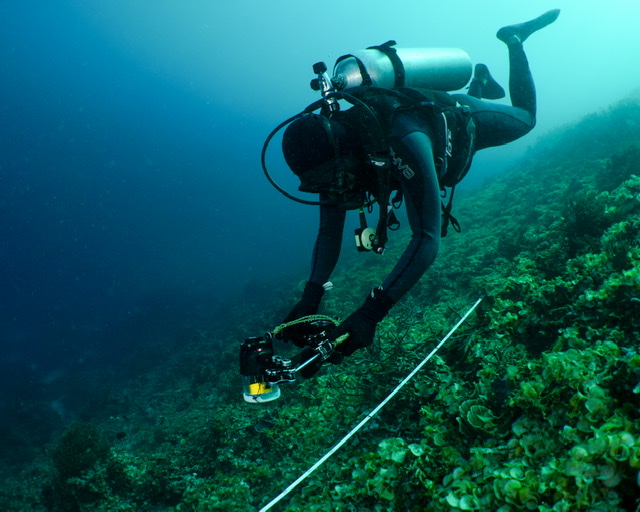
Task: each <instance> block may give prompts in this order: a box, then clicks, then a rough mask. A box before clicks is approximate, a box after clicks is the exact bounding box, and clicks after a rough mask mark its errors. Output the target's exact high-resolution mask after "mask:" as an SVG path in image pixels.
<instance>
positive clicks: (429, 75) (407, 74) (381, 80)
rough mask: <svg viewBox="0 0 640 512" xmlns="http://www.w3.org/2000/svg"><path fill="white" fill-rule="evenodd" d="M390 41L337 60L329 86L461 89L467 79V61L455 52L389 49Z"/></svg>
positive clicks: (468, 63) (340, 88) (468, 71)
mask: <svg viewBox="0 0 640 512" xmlns="http://www.w3.org/2000/svg"><path fill="white" fill-rule="evenodd" d="M394 44H395V42H394V41H389V42H387V43H385V44H383V45H380V46H375V47H370V48H367V49H366V50H359V51H357V52H355V53H353V54H350V55H344V56H343V57H340V58H339V59H338V60H337V61H336V64H335V66H334V69H333V78H332V79H331V82H332V83H333V85H334V87H335V88H336V89H337V90H344V89H350V88H352V87H359V86H361V85H371V86H374V87H384V88H391V87H419V88H424V89H435V90H439V91H455V90H458V89H461V88H463V87H464V86H465V85H466V84H467V82H468V81H469V79H470V78H471V71H472V65H471V58H470V57H469V55H468V54H467V53H466V52H465V51H464V50H460V49H458V48H393V45H394Z"/></svg>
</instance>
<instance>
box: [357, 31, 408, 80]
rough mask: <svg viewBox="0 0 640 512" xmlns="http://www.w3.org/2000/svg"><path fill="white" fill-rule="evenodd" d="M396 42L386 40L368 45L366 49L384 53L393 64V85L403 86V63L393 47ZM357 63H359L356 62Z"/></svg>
mask: <svg viewBox="0 0 640 512" xmlns="http://www.w3.org/2000/svg"><path fill="white" fill-rule="evenodd" d="M395 45H396V42H395V41H393V40H390V41H387V42H386V43H383V44H379V45H376V46H369V47H368V48H367V50H378V51H379V52H382V53H384V54H385V55H386V56H387V57H389V60H390V61H391V65H392V66H393V73H394V75H395V83H394V87H404V78H405V72H404V64H402V61H401V60H400V57H398V52H397V51H396V49H395V48H394V46H395ZM358 65H359V64H358Z"/></svg>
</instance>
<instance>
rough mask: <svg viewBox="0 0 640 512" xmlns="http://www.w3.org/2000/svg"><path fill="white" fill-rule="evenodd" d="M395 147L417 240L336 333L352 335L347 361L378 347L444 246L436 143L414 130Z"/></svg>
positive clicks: (345, 345)
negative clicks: (379, 333)
mask: <svg viewBox="0 0 640 512" xmlns="http://www.w3.org/2000/svg"><path fill="white" fill-rule="evenodd" d="M392 147H393V149H394V154H395V156H396V158H397V157H399V158H400V159H401V160H402V166H399V167H400V168H396V169H394V174H395V176H396V178H397V179H398V181H400V183H401V184H402V189H403V193H404V198H405V204H406V207H407V215H408V218H409V225H410V226H411V231H412V235H411V240H410V242H409V244H408V245H407V248H406V249H405V250H404V252H403V254H402V256H401V257H400V259H399V260H398V262H397V263H396V265H395V267H394V268H393V270H392V271H391V273H390V274H389V276H388V277H387V278H386V279H385V280H384V282H383V283H382V286H381V287H379V288H376V289H375V290H373V291H372V292H371V294H370V295H369V296H368V297H367V299H366V300H365V302H364V304H363V305H362V306H361V307H360V308H358V309H357V310H356V311H354V312H353V313H352V314H351V315H350V316H349V317H348V318H347V319H346V320H345V321H344V322H342V323H341V324H340V325H339V326H338V327H336V329H335V330H334V331H333V332H332V333H331V336H332V338H333V339H337V338H338V337H340V336H342V335H343V334H348V335H349V337H348V338H347V339H346V341H344V342H343V343H341V344H340V345H338V347H337V349H336V350H338V352H341V353H342V354H344V355H347V356H348V355H351V354H352V353H353V352H354V351H355V350H357V349H359V348H363V347H366V346H368V345H370V344H371V343H372V342H373V338H374V336H375V331H376V326H377V324H378V323H379V322H380V321H382V319H383V318H384V317H385V316H386V315H387V313H388V312H389V310H390V309H391V308H392V307H393V305H394V304H395V303H396V302H397V301H398V300H400V298H402V296H403V295H404V294H405V293H407V291H409V290H410V289H411V288H412V287H413V286H414V285H415V284H416V282H417V281H418V280H419V279H420V277H421V276H422V275H423V274H424V272H425V271H426V270H427V268H428V267H429V265H431V263H432V262H433V260H434V259H435V257H436V255H437V253H438V249H439V247H440V223H441V219H440V193H439V190H440V189H439V186H438V179H437V175H436V170H435V166H434V163H433V151H432V146H431V141H430V140H429V137H428V136H427V135H426V134H425V133H422V132H418V131H414V132H411V133H409V134H407V135H405V136H404V137H402V138H400V139H396V141H395V142H394V143H393V144H392ZM406 166H408V167H406ZM401 169H402V170H401Z"/></svg>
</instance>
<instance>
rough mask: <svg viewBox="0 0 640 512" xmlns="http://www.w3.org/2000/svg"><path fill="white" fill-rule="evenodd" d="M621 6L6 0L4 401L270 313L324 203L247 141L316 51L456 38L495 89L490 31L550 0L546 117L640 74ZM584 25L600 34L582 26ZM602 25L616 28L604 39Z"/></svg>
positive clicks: (492, 156)
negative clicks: (273, 181) (588, 62)
mask: <svg viewBox="0 0 640 512" xmlns="http://www.w3.org/2000/svg"><path fill="white" fill-rule="evenodd" d="M621 3H622V4H625V8H624V9H620V10H610V11H608V12H606V13H595V12H592V11H593V10H586V9H584V8H582V9H581V8H580V7H578V6H576V5H574V4H575V2H570V1H568V0H567V1H563V2H555V3H553V4H549V5H545V6H544V7H541V6H535V9H534V10H532V9H531V8H526V9H525V8H524V7H523V6H516V5H513V2H506V1H505V2H495V3H492V5H491V6H490V7H486V6H483V7H480V6H472V7H471V6H469V5H468V2H466V1H464V2H461V1H456V2H449V3H447V4H446V5H441V6H438V7H437V9H439V11H437V12H434V9H435V7H434V6H430V7H429V9H430V12H429V13H427V12H424V16H422V15H420V16H417V15H416V16H407V15H406V12H405V13H403V12H402V11H401V10H397V12H394V13H389V12H388V5H387V4H386V3H385V4H382V3H381V4H380V5H379V6H378V7H379V8H376V5H371V6H369V8H368V9H367V10H366V11H364V10H363V9H361V8H359V7H358V6H357V5H353V6H345V5H342V4H341V3H340V2H329V3H324V4H323V6H322V7H323V8H324V9H325V11H326V15H325V13H323V12H319V11H318V9H316V8H315V6H314V7H312V5H313V4H308V5H307V4H304V3H301V2H290V3H286V2H285V3H273V2H272V3H261V4H259V5H257V4H254V3H253V2H246V1H239V2H234V3H233V5H231V4H229V5H224V6H216V5H214V4H213V3H212V2H203V1H195V2H189V3H187V4H184V5H183V4H182V3H178V2H175V3H174V2H169V1H163V2H150V1H148V2H144V1H143V2H124V1H117V0H111V1H106V0H105V1H100V0H96V1H95V2H91V3H88V2H79V1H74V0H59V1H55V2H52V1H44V0H25V1H21V2H10V1H5V2H3V3H2V4H0V123H1V124H0V126H1V127H2V131H1V134H0V348H1V351H0V395H1V396H0V398H2V400H4V401H5V402H10V403H18V402H20V400H22V399H23V398H24V397H33V396H38V395H39V394H40V393H43V392H44V391H43V389H44V387H43V383H44V385H47V384H50V383H52V382H55V380H56V379H57V378H58V376H59V375H62V374H64V372H68V371H70V370H71V369H73V368H74V367H77V366H78V365H82V364H89V363H88V362H91V364H102V363H107V362H108V363H109V364H117V362H118V360H119V359H120V358H122V354H123V353H126V352H130V351H131V350H133V349H135V343H136V340H138V341H140V342H143V341H145V340H146V341H148V338H149V337H150V336H158V337H160V338H162V336H164V337H166V338H167V339H170V338H171V337H172V336H173V335H174V334H175V333H177V332H179V330H180V329H181V328H186V327H194V326H195V327H197V326H198V325H200V324H202V325H205V324H206V323H207V322H212V321H213V322H217V323H223V322H224V319H223V318H220V317H216V311H219V308H220V307H223V306H228V305H229V303H234V304H237V307H240V308H241V307H242V301H245V300H249V299H251V300H254V301H260V300H263V301H264V304H265V311H266V313H265V315H266V316H267V317H268V316H269V315H270V314H271V313H270V312H269V307H270V303H269V300H270V294H271V293H272V291H273V290H276V289H278V287H284V288H285V289H286V290H288V289H290V290H291V291H292V293H293V292H295V286H296V283H297V282H298V280H300V279H304V278H305V277H306V272H307V268H308V265H309V263H308V256H309V253H310V250H311V246H312V243H313V238H314V231H315V226H316V216H317V214H316V212H315V210H314V209H313V208H308V207H305V206H301V205H298V204H295V203H292V202H290V201H288V200H287V199H285V198H283V197H282V196H280V195H279V194H278V193H277V192H275V191H274V190H273V189H272V188H271V187H270V185H269V184H268V183H267V181H266V180H265V179H264V177H263V176H262V172H261V169H260V165H259V155H260V149H261V146H262V143H263V141H264V138H265V136H266V135H267V134H268V133H269V131H270V130H271V128H272V127H273V126H275V125H276V124H277V123H278V122H279V121H281V120H283V119H284V118H286V117H288V116H290V115H292V114H294V113H296V112H298V111H299V110H300V109H301V108H303V107H304V106H306V105H307V104H308V103H310V102H312V101H314V100H315V99H316V95H314V93H313V92H312V91H310V90H309V88H308V82H309V79H310V78H311V65H312V64H313V63H314V62H316V61H318V60H322V59H324V60H326V61H327V62H328V63H329V64H330V65H331V63H332V62H333V61H334V60H335V58H337V57H338V56H340V55H341V54H344V53H347V52H349V51H353V50H356V49H359V48H361V47H364V46H368V45H371V44H376V43H381V42H384V41H386V40H387V39H391V38H394V39H397V40H398V41H399V43H402V44H405V45H407V46H418V45H427V46H428V45H432V46H437V45H441V46H454V45H455V46H461V47H463V48H465V49H467V50H468V51H469V52H470V53H471V55H472V58H473V60H474V62H478V61H485V62H488V63H489V64H490V66H491V69H492V70H493V72H494V76H496V78H498V80H499V81H501V82H502V83H503V84H505V85H506V71H505V70H506V66H507V60H506V54H505V51H504V48H503V47H502V46H501V44H500V43H499V42H497V41H496V40H495V38H494V36H493V35H494V32H495V29H496V28H498V27H499V26H501V25H503V24H506V23H511V22H514V21H519V20H521V19H526V18H529V17H531V16H534V15H538V14H539V13H540V12H542V11H543V10H545V9H546V8H551V7H562V8H563V15H562V17H561V18H560V20H559V22H558V27H557V28H556V27H555V26H554V27H551V28H550V29H549V30H548V34H546V33H545V38H542V37H540V38H539V41H537V42H533V43H532V45H531V47H530V49H529V56H530V59H531V61H532V63H534V64H535V65H534V74H535V76H536V82H537V84H538V89H539V103H540V119H541V121H540V123H539V127H538V130H539V131H540V132H544V131H547V130H550V129H553V128H554V127H555V126H557V125H560V124H564V123H567V122H569V121H572V120H575V118H577V117H579V116H580V115H583V114H585V113H588V112H591V111H593V110H594V109H597V108H600V107H602V106H606V105H608V104H611V103H613V102H614V101H616V100H617V99H619V98H618V97H617V96H623V95H625V94H627V93H628V91H629V90H631V89H632V88H633V87H634V86H635V85H634V84H637V76H636V73H637V71H635V70H634V69H631V67H630V66H629V65H628V63H626V61H625V60H624V59H623V58H619V59H617V58H614V57H616V56H618V54H619V52H615V51H611V48H612V47H614V46H615V47H617V44H619V43H624V46H625V47H627V48H628V47H632V46H633V45H634V44H636V43H637V36H634V35H628V36H627V35H625V34H627V31H626V30H625V28H624V27H626V25H624V23H627V24H632V23H635V21H633V20H635V19H637V17H634V16H630V15H628V13H629V9H637V7H635V3H628V2H621ZM558 4H560V5H558ZM563 4H564V5H563ZM462 7H464V9H465V10H466V11H467V14H468V16H465V17H464V19H461V17H460V16H459V12H460V8H462ZM410 8H411V9H413V11H415V12H421V13H422V12H423V11H425V10H426V7H425V5H424V3H422V2H412V3H410V5H407V6H405V9H410ZM413 11H412V12H413ZM382 12H384V15H381V13H382ZM334 13H336V15H335V16H334V15H333V14H334ZM337 13H339V15H338V14H337ZM625 13H626V14H625ZM482 16H484V18H482ZM603 16H604V17H605V18H606V20H608V21H607V22H606V23H604V22H603V20H602V17H603ZM355 19H357V20H358V22H357V23H355V22H354V20H355ZM329 20H330V21H329ZM434 20H442V23H434ZM444 20H451V21H452V23H449V24H447V23H445V22H444ZM454 20H455V23H453V21H454ZM564 20H566V21H564ZM606 20H605V21H606ZM561 23H566V24H565V25H564V27H565V28H562V25H561ZM621 24H622V25H621ZM318 26H320V27H322V28H323V29H326V30H316V29H314V27H318ZM631 26H632V25H629V27H631ZM585 27H590V28H591V29H592V31H593V32H595V35H599V37H595V36H594V37H591V38H589V40H588V41H585V40H584V38H581V37H578V36H579V35H580V34H584V33H585V32H586V31H587V30H586V28H585ZM603 27H604V28H603ZM606 27H617V28H616V30H617V31H618V35H617V38H616V41H611V39H610V38H606V37H600V36H602V33H603V30H604V31H605V32H606V31H608V30H611V28H606ZM621 27H622V28H621ZM628 33H629V34H637V31H636V30H635V27H633V31H631V29H630V30H629V31H628ZM636 47H638V46H636ZM559 48H561V49H562V51H560V50H558V49H559ZM584 55H590V56H591V57H593V58H598V57H599V56H606V57H607V59H606V60H605V59H604V58H603V59H601V60H600V62H602V63H603V66H604V68H599V69H600V72H599V75H598V77H599V78H601V80H600V81H598V82H597V83H595V84H594V83H593V82H594V77H593V71H591V69H592V68H590V67H585V66H584V65H582V64H581V63H582V62H583V60H580V63H578V64H575V65H572V66H568V65H567V63H572V64H574V63H576V62H577V60H576V59H577V58H578V57H579V58H580V59H583V56H584ZM611 76H615V77H616V80H609V79H607V78H606V77H611ZM634 77H635V79H636V80H635V82H634ZM532 140H533V138H530V139H528V140H526V141H523V142H521V143H518V144H517V145H515V146H514V147H515V148H516V149H515V150H514V149H513V148H500V149H498V150H495V151H494V150H492V151H490V152H487V154H486V155H484V156H480V155H479V156H478V158H477V159H476V163H475V166H474V169H473V172H472V174H471V175H470V178H469V180H472V181H473V180H475V181H473V182H474V183H475V184H476V185H478V184H481V183H482V180H483V179H484V178H485V177H486V176H487V175H489V174H492V173H495V172H497V171H499V170H501V169H503V168H505V167H507V166H508V165H509V163H510V162H511V161H513V159H515V158H516V157H517V156H518V154H521V153H522V152H523V151H524V150H526V147H527V145H528V144H530V143H531V142H532ZM273 158H274V162H275V163H274V166H275V167H274V168H275V169H276V172H277V170H278V169H281V168H280V167H279V166H278V157H277V155H276V156H274V157H273ZM278 179H279V180H282V182H283V183H284V184H286V185H289V186H291V185H293V181H292V180H291V179H290V178H288V176H286V175H279V177H278ZM349 232H350V230H349V229H347V233H349ZM273 318H274V321H276V320H279V319H280V318H278V317H277V315H276V313H275V312H274V313H273ZM268 327H271V326H265V328H268ZM145 336H146V338H145ZM48 396H49V398H50V399H52V400H53V399H55V393H50V394H49V395H48ZM46 437H47V436H46V434H44V433H43V438H44V439H46Z"/></svg>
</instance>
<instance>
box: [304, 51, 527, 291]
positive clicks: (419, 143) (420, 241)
mask: <svg viewBox="0 0 640 512" xmlns="http://www.w3.org/2000/svg"><path fill="white" fill-rule="evenodd" d="M509 63H510V81H509V90H510V95H511V102H512V106H507V105H501V104H494V103H488V102H486V101H483V100H481V99H478V98H475V97H473V96H470V95H467V94H454V95H452V96H453V97H454V98H455V99H456V100H457V101H458V102H459V103H460V104H462V105H465V106H467V107H468V108H469V109H470V110H471V115H472V118H473V120H474V123H475V127H476V128H475V129H476V141H475V150H479V149H483V148H487V147H491V146H499V145H502V144H506V143H508V142H511V141H513V140H516V139H518V138H520V137H522V136H523V135H525V134H526V133H528V132H529V131H530V130H531V129H532V128H533V127H534V125H535V118H536V94H535V87H534V84H533V79H532V76H531V72H530V70H529V64H528V62H527V58H526V55H525V53H524V50H523V49H522V45H521V44H513V45H509ZM429 124H430V123H428V122H421V120H420V119H419V117H417V116H416V115H415V114H413V113H411V112H408V113H398V114H397V115H396V116H394V122H393V124H392V126H391V130H390V133H389V139H390V145H391V148H392V150H393V152H394V153H395V155H396V156H397V157H399V158H400V161H401V164H400V166H398V165H396V166H394V167H393V168H392V170H391V172H392V173H393V175H394V177H395V178H396V180H397V181H398V182H399V183H400V185H401V187H402V191H403V197H404V201H405V204H406V209H407V217H408V220H409V225H410V227H411V232H412V236H411V240H410V242H409V244H408V246H407V248H406V249H405V251H404V253H403V254H402V256H401V257H400V259H399V260H398V262H397V263H396V265H395V267H394V268H393V270H392V271H391V273H390V274H389V276H387V278H386V279H385V280H384V282H383V283H382V288H383V290H384V291H385V292H386V294H387V296H388V297H389V298H390V299H391V301H392V302H393V303H395V302H397V301H398V300H399V299H400V298H401V297H402V296H403V295H404V294H405V293H406V292H407V291H408V290H409V289H411V287H413V285H414V284H415V283H416V282H417V281H418V279H420V277H421V276H422V275H423V274H424V272H425V271H426V270H427V268H428V267H429V266H430V265H431V263H432V262H433V261H434V259H435V257H436V255H437V253H438V249H439V246H440V225H441V209H440V208H441V207H440V201H441V199H440V186H439V184H438V175H437V171H436V166H435V163H434V156H433V144H432V140H434V138H433V134H432V133H430V132H431V129H430V126H429ZM454 147H455V141H454ZM402 165H408V166H409V167H410V168H411V170H412V171H413V173H411V172H409V173H407V172H402V170H406V168H405V167H401V166H402ZM400 167H401V168H400ZM345 216H346V211H345V210H343V209H340V208H336V207H334V206H321V207H320V229H319V231H318V237H317V239H316V244H315V247H314V250H313V258H312V269H311V276H310V279H309V280H310V281H311V282H314V283H317V284H323V283H325V282H326V281H328V280H329V277H330V275H331V273H332V272H333V269H334V267H335V265H336V263H337V261H338V256H339V255H340V249H341V244H342V235H343V230H344V224H345Z"/></svg>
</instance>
